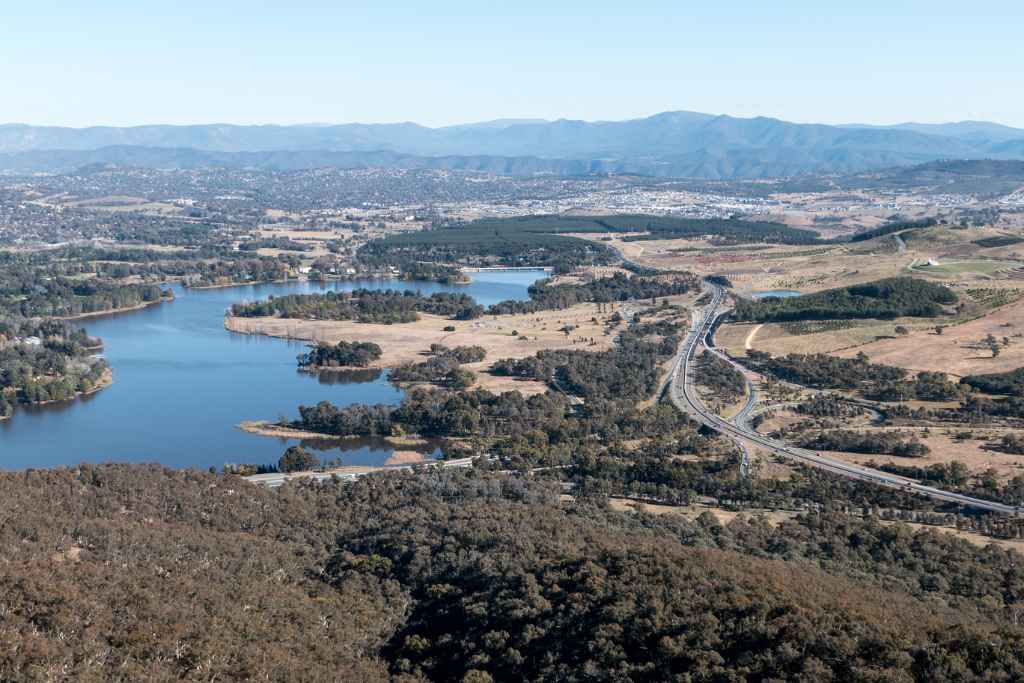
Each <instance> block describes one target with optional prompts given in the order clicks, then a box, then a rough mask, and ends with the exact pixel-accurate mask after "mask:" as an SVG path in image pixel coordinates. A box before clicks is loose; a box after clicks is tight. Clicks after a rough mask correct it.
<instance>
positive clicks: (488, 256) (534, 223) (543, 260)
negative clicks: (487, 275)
mask: <svg viewBox="0 0 1024 683" xmlns="http://www.w3.org/2000/svg"><path fill="white" fill-rule="evenodd" d="M575 223H576V219H568V220H567V221H566V222H565V223H559V222H558V217H551V216H541V217H533V216H527V217H522V218H508V219H482V220H479V221H473V222H471V223H467V224H462V225H455V226H446V227H438V228H434V229H431V230H423V231H419V232H407V233H401V234H396V235H389V236H387V237H384V238H381V239H378V240H374V241H372V242H369V243H368V244H366V245H364V246H363V247H361V248H360V249H359V252H358V258H359V261H360V262H362V263H364V264H367V265H371V266H376V265H394V266H399V267H402V268H406V267H409V266H408V264H410V263H413V262H417V261H435V262H441V263H448V264H457V265H462V266H515V267H524V266H536V267H541V266H545V267H553V268H555V269H556V270H557V271H560V272H561V271H569V270H572V269H573V268H576V267H578V266H581V265H584V264H608V263H611V262H613V261H614V260H615V258H616V257H615V253H614V252H613V251H612V250H611V249H609V248H608V247H606V246H604V245H599V244H595V243H594V242H589V241H587V240H583V239H580V238H578V237H570V236H567V235H558V234H553V233H558V232H576V231H574V230H571V229H570V228H569V227H568V225H569V224H575ZM583 232H587V230H583Z"/></svg>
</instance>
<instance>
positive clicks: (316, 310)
mask: <svg viewBox="0 0 1024 683" xmlns="http://www.w3.org/2000/svg"><path fill="white" fill-rule="evenodd" d="M483 312H484V309H483V306H480V305H479V304H477V303H476V301H474V300H473V298H472V297H471V296H469V295H467V294H450V293H448V292H435V293H433V294H431V295H430V296H423V295H422V294H420V293H419V292H403V291H398V290H390V289H388V290H373V289H356V290H354V291H352V292H333V291H332V292H324V293H322V294H320V293H317V294H289V295H287V296H276V297H275V296H272V297H270V298H268V299H265V300H263V301H256V302H252V303H238V304H234V305H233V306H232V307H231V314H232V315H235V316H239V317H244V318H254V317H261V316H278V317H281V318H304V319H307V320H355V321H356V322H361V323H389V324H390V323H408V322H413V321H416V320H418V319H419V314H420V313H429V314H431V315H440V316H444V317H446V318H453V319H456V320H471V319H473V318H478V317H480V316H481V315H483Z"/></svg>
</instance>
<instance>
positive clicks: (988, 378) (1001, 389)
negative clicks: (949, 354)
mask: <svg viewBox="0 0 1024 683" xmlns="http://www.w3.org/2000/svg"><path fill="white" fill-rule="evenodd" d="M960 383H961V384H964V385H966V386H969V387H971V388H972V389H975V390H977V391H981V392H984V393H986V394H997V395H1006V396H1024V368H1017V369H1016V370H1010V371H1008V372H995V373H991V374H987V375H967V376H966V377H963V378H962V379H961V380H960Z"/></svg>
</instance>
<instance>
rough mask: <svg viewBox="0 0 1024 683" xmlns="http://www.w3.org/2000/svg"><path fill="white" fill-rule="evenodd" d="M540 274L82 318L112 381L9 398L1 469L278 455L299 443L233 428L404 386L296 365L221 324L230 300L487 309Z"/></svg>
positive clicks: (294, 345) (381, 456)
mask: <svg viewBox="0 0 1024 683" xmlns="http://www.w3.org/2000/svg"><path fill="white" fill-rule="evenodd" d="M545 275H546V274H545V273H544V272H542V271H519V272H481V273H475V274H474V275H473V282H472V283H471V284H468V285H441V284H437V283H432V282H405V281H400V280H368V281H354V282H331V283H326V284H323V285H321V284H318V283H309V282H291V283H283V284H267V285H248V286H242V287H229V288H223V289H183V288H181V287H177V286H175V287H174V288H173V289H174V294H175V297H176V298H175V300H174V301H173V302H169V303H163V304H159V305H155V306H151V307H149V308H144V309H141V310H138V311H131V312H125V313H121V314H113V315H108V316H103V317H96V318H86V319H84V320H82V321H81V324H82V326H83V327H85V328H86V330H88V332H89V334H91V335H93V336H96V337H101V338H102V339H103V342H104V355H105V356H106V358H107V360H108V361H109V362H110V366H111V368H112V369H113V372H114V383H113V384H112V385H111V386H109V387H107V388H106V389H103V390H102V391H99V392H97V393H96V394H93V395H91V396H87V397H84V398H82V399H78V400H75V401H70V402H67V403H60V404H53V405H46V406H40V407H35V408H29V407H26V406H18V407H17V409H16V410H15V413H14V416H13V417H12V418H11V419H9V420H4V421H0V468H3V469H22V468H28V467H54V466H57V465H68V464H77V463H80V462H159V463H160V464H163V465H166V466H168V467H175V468H183V467H196V468H201V469H206V468H208V467H210V466H215V467H217V468H218V469H220V468H221V467H222V466H223V465H224V464H225V463H261V464H265V463H276V462H277V459H278V458H279V457H280V456H281V454H282V453H283V452H284V450H285V448H287V446H288V445H291V444H295V443H298V441H297V440H287V439H277V438H270V437H265V436H259V435H255V434H249V433H247V432H243V431H241V430H239V429H237V428H236V425H238V423H240V422H242V421H244V420H278V419H279V418H281V417H287V418H289V419H293V418H297V417H298V406H299V405H300V404H302V405H313V404H315V403H317V402H319V401H330V402H332V403H334V404H335V405H338V406H344V405H349V404H352V403H397V402H399V401H400V400H401V398H402V392H401V391H400V390H398V389H395V388H394V387H393V386H392V385H391V384H389V383H388V381H387V378H386V376H385V375H382V376H379V377H376V378H374V377H373V374H374V373H359V374H356V375H355V376H345V375H339V374H336V373H335V374H330V373H325V374H322V375H316V374H310V373H305V372H299V371H298V369H297V367H296V361H295V356H296V355H297V354H299V353H301V352H302V351H303V350H304V349H305V346H306V344H305V343H304V342H295V341H288V340H283V339H274V338H270V337H262V336H255V335H243V334H235V333H232V332H228V331H227V330H225V329H224V313H225V311H226V310H227V309H228V308H229V307H230V306H231V304H233V303H235V302H241V301H255V300H259V299H264V298H266V297H268V296H271V295H274V296H279V295H283V294H296V293H308V292H316V291H326V290H352V289H358V288H360V287H363V288H367V289H400V290H413V291H417V290H418V291H421V292H422V293H424V294H426V295H429V294H431V293H433V292H439V291H449V292H460V293H465V294H468V295H470V296H472V297H473V298H475V299H476V300H477V302H478V303H480V304H483V305H484V306H487V305H490V304H493V303H496V302H498V301H503V300H505V299H527V298H529V295H528V293H527V288H528V287H529V286H530V285H531V284H533V282H535V281H536V280H538V279H540V278H542V277H544V276H545ZM495 360H497V359H495ZM339 444H341V445H339ZM306 445H307V446H310V447H311V448H312V452H314V453H315V454H316V455H318V456H319V457H320V458H322V459H334V458H341V461H342V464H345V465H381V464H384V462H385V461H386V460H387V458H388V457H390V455H391V454H392V452H393V448H392V447H390V446H388V445H387V444H386V443H384V442H380V441H376V442H375V441H372V440H370V441H343V442H338V441H330V442H320V443H307V444H306Z"/></svg>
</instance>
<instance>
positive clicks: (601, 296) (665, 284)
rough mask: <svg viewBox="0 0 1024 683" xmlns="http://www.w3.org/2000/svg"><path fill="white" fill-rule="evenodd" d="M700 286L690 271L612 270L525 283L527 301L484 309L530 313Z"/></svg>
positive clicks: (493, 312)
mask: <svg viewBox="0 0 1024 683" xmlns="http://www.w3.org/2000/svg"><path fill="white" fill-rule="evenodd" d="M699 287H700V280H699V278H698V277H697V276H696V275H694V274H693V273H678V274H673V275H658V276H651V275H633V276H632V277H630V276H628V275H626V274H625V273H615V274H614V275H612V276H610V277H603V278H596V279H594V280H590V281H589V282H582V283H562V284H552V283H551V281H550V280H541V281H540V282H536V283H534V284H532V285H530V287H529V294H530V298H529V300H527V301H516V300H508V301H502V302H500V303H497V304H494V305H493V306H491V307H490V308H488V309H487V313H488V314H489V315H502V314H512V313H533V312H536V311H547V310H558V309H563V308H568V307H570V306H573V305H575V304H579V303H611V302H614V301H630V300H643V299H651V300H652V301H653V300H655V299H661V298H664V297H668V296H674V295H677V294H686V293H687V292H690V291H694V290H696V289H698V288H699Z"/></svg>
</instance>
